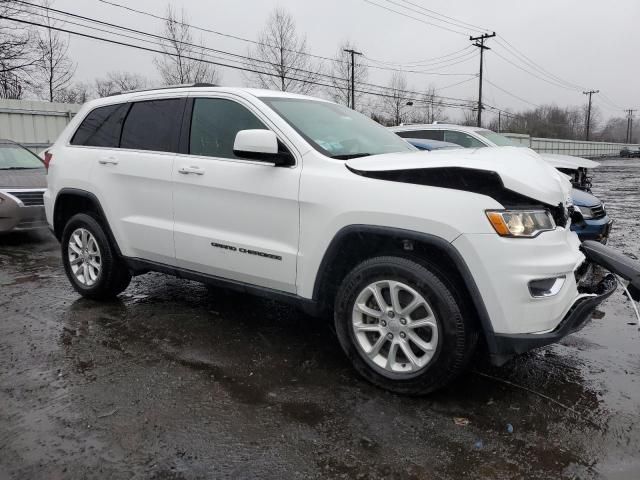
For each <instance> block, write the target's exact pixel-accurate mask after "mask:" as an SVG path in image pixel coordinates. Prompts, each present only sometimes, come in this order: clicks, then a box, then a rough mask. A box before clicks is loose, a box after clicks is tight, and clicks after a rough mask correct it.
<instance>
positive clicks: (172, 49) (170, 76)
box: [154, 5, 220, 85]
mask: <svg viewBox="0 0 640 480" xmlns="http://www.w3.org/2000/svg"><path fill="white" fill-rule="evenodd" d="M162 36H163V37H166V38H167V40H166V41H165V42H163V46H162V50H163V51H164V55H162V56H161V57H159V58H155V59H154V63H155V65H156V68H157V69H158V72H159V73H160V76H161V77H162V81H163V83H164V84H165V85H179V84H182V83H214V84H215V83H219V81H220V74H219V73H218V70H217V69H216V68H215V67H214V65H212V64H211V63H209V62H207V60H206V54H205V47H204V45H203V44H202V42H200V44H199V45H196V44H195V43H194V42H193V35H192V34H191V25H189V22H188V18H187V17H186V15H185V13H184V10H182V12H181V13H180V18H178V16H177V14H176V13H175V12H174V11H173V9H172V8H171V5H169V6H167V16H166V20H165V24H164V30H163V31H162Z"/></svg>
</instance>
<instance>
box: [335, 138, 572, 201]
mask: <svg viewBox="0 0 640 480" xmlns="http://www.w3.org/2000/svg"><path fill="white" fill-rule="evenodd" d="M346 165H347V167H349V168H350V169H352V170H356V171H359V172H383V171H398V170H420V169H430V168H446V167H452V168H468V169H475V170H484V171H489V172H495V173H496V174H498V175H499V176H500V179H501V180H502V183H503V184H504V186H505V188H507V189H509V190H511V191H513V192H516V193H519V194H521V195H524V196H527V197H529V198H532V199H534V200H537V201H539V202H543V203H545V204H547V205H552V206H556V205H558V204H560V203H562V204H565V203H566V202H567V199H568V198H569V195H570V192H571V182H569V180H568V179H567V177H566V175H563V174H561V173H560V172H558V170H556V169H555V168H554V167H552V166H551V165H549V163H547V162H545V161H544V160H543V159H542V158H541V157H540V155H538V154H537V153H535V152H534V151H533V150H530V149H524V148H518V147H486V148H478V149H456V150H438V151H431V152H427V151H420V152H406V153H404V152H403V153H388V154H383V155H372V156H369V157H360V158H354V159H351V160H347V161H346Z"/></svg>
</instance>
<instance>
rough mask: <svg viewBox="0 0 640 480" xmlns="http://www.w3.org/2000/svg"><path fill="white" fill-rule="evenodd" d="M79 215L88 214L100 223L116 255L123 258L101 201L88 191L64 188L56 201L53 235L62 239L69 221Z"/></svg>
mask: <svg viewBox="0 0 640 480" xmlns="http://www.w3.org/2000/svg"><path fill="white" fill-rule="evenodd" d="M77 213H87V214H89V215H91V216H93V217H94V218H95V219H96V220H97V221H98V222H100V224H101V225H102V227H103V228H104V230H105V233H106V234H107V237H108V238H109V241H110V242H111V244H112V245H113V247H114V249H115V250H116V253H117V254H118V256H122V253H121V251H120V248H119V247H118V242H117V241H116V239H115V236H114V235H113V232H112V231H111V227H110V226H109V221H108V220H107V216H106V215H105V213H104V210H103V209H102V205H101V204H100V200H98V197H96V196H95V195H94V194H93V193H91V192H88V191H86V190H81V189H78V188H63V189H62V190H60V191H59V192H58V194H57V195H56V201H55V203H54V206H53V233H54V235H55V236H56V238H57V239H58V240H60V239H61V238H62V232H63V230H64V227H65V225H66V224H67V222H68V221H69V219H70V218H71V217H72V216H73V215H75V214H77Z"/></svg>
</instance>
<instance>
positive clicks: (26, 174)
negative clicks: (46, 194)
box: [0, 168, 47, 189]
mask: <svg viewBox="0 0 640 480" xmlns="http://www.w3.org/2000/svg"><path fill="white" fill-rule="evenodd" d="M0 188H5V189H6V188H47V175H46V171H45V169H44V168H36V169H33V170H31V169H29V170H0Z"/></svg>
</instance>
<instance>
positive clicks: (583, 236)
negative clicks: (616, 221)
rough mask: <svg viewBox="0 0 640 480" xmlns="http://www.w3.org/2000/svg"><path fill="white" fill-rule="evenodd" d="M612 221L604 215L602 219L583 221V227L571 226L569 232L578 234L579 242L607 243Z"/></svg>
mask: <svg viewBox="0 0 640 480" xmlns="http://www.w3.org/2000/svg"><path fill="white" fill-rule="evenodd" d="M612 226H613V220H611V219H610V218H609V216H608V215H605V216H604V217H602V218H598V219H593V220H592V219H590V220H585V221H584V224H583V225H578V224H575V223H573V224H571V230H573V231H574V232H576V233H577V234H578V238H580V241H582V242H584V241H585V240H595V241H596V242H601V243H607V240H608V238H609V234H610V233H611V227H612Z"/></svg>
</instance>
